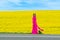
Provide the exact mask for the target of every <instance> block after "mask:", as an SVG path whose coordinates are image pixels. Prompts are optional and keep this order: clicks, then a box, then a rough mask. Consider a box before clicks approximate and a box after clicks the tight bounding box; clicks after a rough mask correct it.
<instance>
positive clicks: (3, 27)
mask: <svg viewBox="0 0 60 40" xmlns="http://www.w3.org/2000/svg"><path fill="white" fill-rule="evenodd" d="M33 13H36V18H37V24H38V26H39V27H41V28H42V29H43V30H44V31H42V33H43V34H60V10H26V11H25V10H24V11H23V10H17V11H16V10H15V11H0V33H21V34H25V33H28V34H29V33H30V34H31V33H32V16H33Z"/></svg>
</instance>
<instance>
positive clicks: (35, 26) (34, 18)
mask: <svg viewBox="0 0 60 40" xmlns="http://www.w3.org/2000/svg"><path fill="white" fill-rule="evenodd" d="M32 23H33V27H32V34H38V29H39V30H42V29H41V28H39V27H38V25H37V22H36V14H35V13H34V14H33V18H32ZM42 31H43V30H42Z"/></svg>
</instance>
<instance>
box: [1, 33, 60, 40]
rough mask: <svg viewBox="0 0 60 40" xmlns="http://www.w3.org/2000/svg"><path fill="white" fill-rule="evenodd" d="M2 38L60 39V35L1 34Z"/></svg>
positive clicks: (14, 39) (16, 39)
mask: <svg viewBox="0 0 60 40" xmlns="http://www.w3.org/2000/svg"><path fill="white" fill-rule="evenodd" d="M0 40H60V35H32V34H0Z"/></svg>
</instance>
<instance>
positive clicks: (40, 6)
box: [0, 0, 60, 10]
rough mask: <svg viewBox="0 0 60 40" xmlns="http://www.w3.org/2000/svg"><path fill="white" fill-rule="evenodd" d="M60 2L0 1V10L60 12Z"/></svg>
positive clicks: (31, 0) (33, 0)
mask: <svg viewBox="0 0 60 40" xmlns="http://www.w3.org/2000/svg"><path fill="white" fill-rule="evenodd" d="M59 9H60V0H0V10H59Z"/></svg>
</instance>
